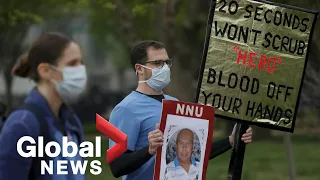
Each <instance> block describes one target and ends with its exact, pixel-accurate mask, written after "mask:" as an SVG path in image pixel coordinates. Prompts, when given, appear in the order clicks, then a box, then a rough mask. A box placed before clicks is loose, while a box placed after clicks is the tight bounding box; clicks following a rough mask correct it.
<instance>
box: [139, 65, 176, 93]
mask: <svg viewBox="0 0 320 180" xmlns="http://www.w3.org/2000/svg"><path fill="white" fill-rule="evenodd" d="M142 67H144V68H147V69H150V70H151V71H152V76H151V77H150V78H149V79H148V80H144V81H139V83H147V84H148V85H149V86H150V87H151V88H152V89H153V90H155V91H162V89H163V88H165V87H166V86H167V85H168V84H169V83H170V68H169V66H168V65H167V64H165V65H164V66H163V67H162V68H161V69H159V68H153V69H152V68H150V67H147V66H142Z"/></svg>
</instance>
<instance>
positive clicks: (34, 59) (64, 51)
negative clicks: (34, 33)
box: [0, 33, 87, 180]
mask: <svg viewBox="0 0 320 180" xmlns="http://www.w3.org/2000/svg"><path fill="white" fill-rule="evenodd" d="M12 72H13V74H14V75H16V76H20V77H25V78H26V77H28V78H30V79H32V80H33V81H35V83H36V87H35V88H34V89H33V90H32V91H31V92H30V93H29V95H28V97H27V98H26V99H25V101H24V104H23V105H22V106H21V107H20V108H18V109H16V110H15V111H13V112H12V113H11V114H10V115H9V116H8V118H7V119H6V121H5V123H4V125H3V128H2V130H1V132H0V179H1V180H27V179H30V180H49V179H50V180H56V179H59V180H60V179H68V180H69V179H73V180H80V179H81V180H82V179H85V178H84V175H81V174H80V172H78V173H76V175H74V173H73V172H72V168H71V164H70V161H74V162H75V163H76V162H77V161H82V160H83V159H82V158H81V157H80V156H79V155H78V153H77V154H76V155H75V156H74V157H62V137H63V136H65V137H68V141H72V142H74V143H76V144H77V146H78V148H79V144H80V143H81V142H82V141H83V140H84V137H83V129H82V125H81V122H80V120H79V118H78V117H77V116H76V115H75V114H74V113H73V112H72V110H71V109H70V108H69V107H68V106H67V105H68V104H69V103H70V102H73V101H76V100H77V98H78V97H79V96H80V94H81V93H82V92H83V91H84V89H85V86H86V82H87V73H86V68H85V66H84V65H83V64H82V53H81V50H80V47H79V45H78V44H77V43H75V42H74V41H72V40H71V39H69V38H68V37H66V36H64V35H62V34H59V33H46V34H44V35H42V36H41V37H40V38H39V39H38V40H36V41H35V42H34V43H33V45H32V47H31V49H30V50H29V52H28V53H27V54H26V55H24V56H23V57H21V59H20V60H19V61H18V63H17V64H16V66H15V67H14V68H13V70H12ZM23 136H30V137H32V138H33V139H34V140H35V143H34V142H28V141H26V142H24V143H22V144H21V143H18V141H19V139H20V138H21V137H23ZM39 136H43V146H45V145H46V143H47V142H49V141H55V142H57V143H59V145H60V147H61V149H60V150H61V153H60V154H59V155H58V156H57V157H49V156H48V155H47V154H46V152H47V150H46V151H45V148H43V149H42V150H43V151H42V152H43V157H39V154H38V153H39V152H38V150H40V148H39V149H38V148H33V147H35V146H38V145H39V143H40V142H39V141H41V140H38V137H39ZM31 146H32V147H31ZM19 148H21V150H18V149H19ZM68 148H70V147H68ZM71 149H73V148H71ZM56 150H57V149H56V148H51V153H54V152H55V151H56ZM32 151H34V152H32ZM68 151H69V153H71V151H70V149H68ZM21 152H22V153H23V154H25V156H27V157H23V156H21ZM31 152H32V153H34V155H35V156H36V157H34V156H33V155H32V157H30V156H31V154H32V153H31ZM28 155H29V156H28ZM59 160H66V161H67V162H68V164H58V163H57V162H58V161H59ZM51 163H52V165H50V164H51ZM46 166H48V167H50V166H51V167H52V168H53V174H49V173H48V172H50V171H48V172H47V171H46V169H45V168H44V167H46ZM60 166H61V167H60ZM65 166H67V167H65ZM60 168H61V169H62V171H63V172H64V171H67V173H65V174H64V175H57V172H59V170H60ZM42 171H44V172H45V174H44V175H43V173H44V172H42Z"/></svg>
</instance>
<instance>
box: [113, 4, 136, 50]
mask: <svg viewBox="0 0 320 180" xmlns="http://www.w3.org/2000/svg"><path fill="white" fill-rule="evenodd" d="M112 1H113V3H114V4H115V5H116V6H117V12H118V17H119V18H120V20H119V22H120V23H121V24H119V26H120V31H121V34H122V35H123V36H125V39H126V42H127V45H128V47H132V46H133V45H134V44H135V43H136V42H137V41H138V40H140V38H139V36H138V34H137V33H136V32H135V26H134V18H133V15H132V13H131V12H130V10H129V9H128V8H127V7H126V6H125V5H124V3H123V1H122V0H112Z"/></svg>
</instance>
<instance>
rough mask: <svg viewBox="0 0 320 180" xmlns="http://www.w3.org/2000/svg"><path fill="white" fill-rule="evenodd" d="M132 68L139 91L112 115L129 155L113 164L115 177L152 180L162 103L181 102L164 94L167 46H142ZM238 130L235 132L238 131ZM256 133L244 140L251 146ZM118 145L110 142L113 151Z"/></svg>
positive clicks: (227, 145)
mask: <svg viewBox="0 0 320 180" xmlns="http://www.w3.org/2000/svg"><path fill="white" fill-rule="evenodd" d="M130 59H131V64H132V66H133V68H134V70H135V72H136V74H137V77H138V80H139V81H138V87H137V89H136V90H135V91H132V92H131V93H130V94H129V95H128V96H127V97H125V98H124V99H123V100H122V101H121V102H120V103H119V104H118V105H117V106H116V107H115V108H114V109H113V110H112V112H111V115H110V122H111V123H112V124H113V125H114V126H115V127H117V128H118V129H120V130H121V131H123V132H124V133H125V134H127V135H128V151H127V152H126V153H124V154H122V155H121V156H120V157H118V158H117V159H116V160H114V161H113V162H112V163H111V164H110V169H111V172H112V174H113V175H114V176H115V177H121V176H122V179H123V180H152V179H153V173H154V164H155V157H154V155H155V154H156V151H157V149H158V148H159V147H160V146H162V142H163V134H162V132H161V131H160V130H159V124H158V123H159V122H160V117H161V110H162V100H163V99H168V100H177V99H176V98H174V97H171V96H169V95H166V94H163V92H162V89H163V88H165V87H166V86H167V85H168V84H169V82H170V67H171V66H172V60H171V59H170V58H169V56H168V54H167V51H166V49H165V46H164V45H163V44H162V43H160V42H156V41H142V42H140V43H138V44H137V45H136V46H135V47H134V48H133V49H132V50H131V54H130ZM234 130H235V128H234ZM234 132H235V131H233V132H232V134H231V135H230V136H229V137H227V138H225V139H223V140H220V141H217V142H214V143H213V144H212V147H214V148H211V152H210V159H213V158H214V157H216V156H218V155H220V154H222V153H224V152H226V151H227V150H229V149H231V148H232V146H231V145H232V144H233V139H234ZM251 139H252V129H251V128H249V129H248V130H247V133H245V134H244V135H243V137H242V140H243V141H244V142H245V143H251ZM114 145H115V142H113V141H111V140H110V142H109V148H111V147H113V146H114Z"/></svg>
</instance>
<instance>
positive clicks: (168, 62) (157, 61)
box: [146, 59, 173, 69]
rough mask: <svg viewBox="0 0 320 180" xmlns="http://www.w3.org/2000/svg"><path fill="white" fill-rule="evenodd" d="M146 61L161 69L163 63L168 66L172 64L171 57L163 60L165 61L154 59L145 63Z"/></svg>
mask: <svg viewBox="0 0 320 180" xmlns="http://www.w3.org/2000/svg"><path fill="white" fill-rule="evenodd" d="M147 63H151V64H154V65H156V66H157V68H159V69H161V68H162V67H163V66H164V64H167V65H168V67H169V68H170V67H171V66H172V64H173V60H172V59H168V60H165V61H164V60H154V61H147V62H146V64H147Z"/></svg>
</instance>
